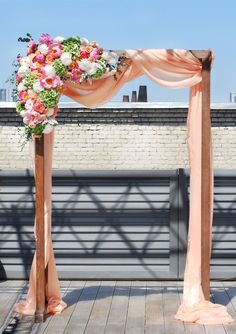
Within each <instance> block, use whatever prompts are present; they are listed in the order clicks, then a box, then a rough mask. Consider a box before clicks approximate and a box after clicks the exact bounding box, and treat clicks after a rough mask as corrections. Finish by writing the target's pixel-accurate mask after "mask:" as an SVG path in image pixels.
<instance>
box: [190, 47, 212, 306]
mask: <svg viewBox="0 0 236 334" xmlns="http://www.w3.org/2000/svg"><path fill="white" fill-rule="evenodd" d="M192 53H193V54H194V56H195V57H197V58H198V59H199V60H200V61H201V62H202V122H201V127H202V129H201V130H202V148H201V150H202V159H201V279H202V290H203V294H204V297H205V299H206V300H210V258H211V242H210V233H211V205H212V204H211V201H212V194H211V192H212V189H211V180H212V166H211V164H210V159H211V114H210V112H211V110H210V73H211V61H212V53H211V51H209V50H203V51H192Z"/></svg>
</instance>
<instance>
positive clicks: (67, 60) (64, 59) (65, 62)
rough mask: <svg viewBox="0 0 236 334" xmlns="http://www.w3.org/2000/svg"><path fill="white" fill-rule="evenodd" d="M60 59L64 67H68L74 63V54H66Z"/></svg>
mask: <svg viewBox="0 0 236 334" xmlns="http://www.w3.org/2000/svg"><path fill="white" fill-rule="evenodd" d="M60 59H61V62H62V64H63V65H65V66H68V65H70V64H71V63H72V54H71V53H70V52H64V53H63V54H62V55H61V57H60Z"/></svg>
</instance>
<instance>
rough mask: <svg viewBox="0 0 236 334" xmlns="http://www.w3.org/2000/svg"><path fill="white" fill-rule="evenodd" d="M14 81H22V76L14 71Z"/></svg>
mask: <svg viewBox="0 0 236 334" xmlns="http://www.w3.org/2000/svg"><path fill="white" fill-rule="evenodd" d="M16 81H17V82H18V83H20V82H21V81H22V77H20V76H19V75H18V74H17V73H16Z"/></svg>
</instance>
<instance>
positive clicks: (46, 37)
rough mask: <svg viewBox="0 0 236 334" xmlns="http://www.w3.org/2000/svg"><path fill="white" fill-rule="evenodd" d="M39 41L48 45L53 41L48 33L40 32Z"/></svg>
mask: <svg viewBox="0 0 236 334" xmlns="http://www.w3.org/2000/svg"><path fill="white" fill-rule="evenodd" d="M39 43H40V44H46V45H47V46H49V45H50V44H52V43H53V40H52V38H51V36H50V35H49V34H42V36H41V37H40V38H39Z"/></svg>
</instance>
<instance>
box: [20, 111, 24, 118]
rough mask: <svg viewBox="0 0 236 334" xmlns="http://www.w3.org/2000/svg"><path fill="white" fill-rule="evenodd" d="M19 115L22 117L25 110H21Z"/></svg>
mask: <svg viewBox="0 0 236 334" xmlns="http://www.w3.org/2000/svg"><path fill="white" fill-rule="evenodd" d="M20 116H21V117H22V118H23V117H24V116H25V110H21V112H20Z"/></svg>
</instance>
